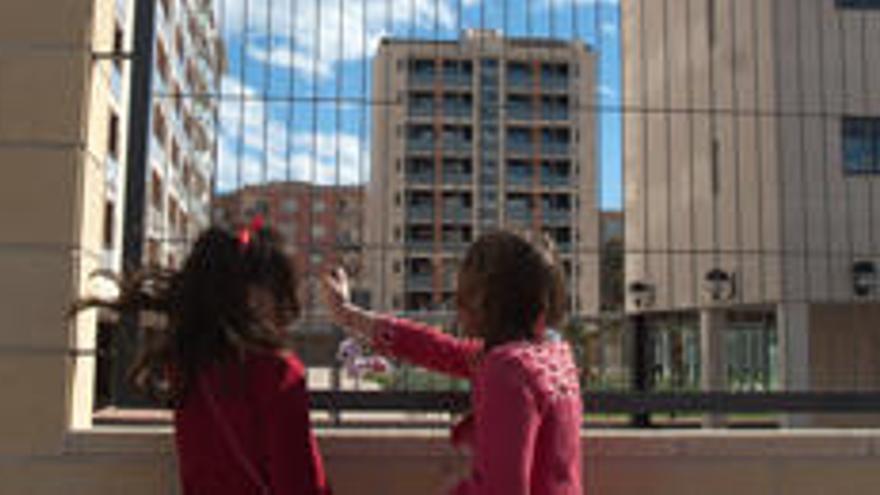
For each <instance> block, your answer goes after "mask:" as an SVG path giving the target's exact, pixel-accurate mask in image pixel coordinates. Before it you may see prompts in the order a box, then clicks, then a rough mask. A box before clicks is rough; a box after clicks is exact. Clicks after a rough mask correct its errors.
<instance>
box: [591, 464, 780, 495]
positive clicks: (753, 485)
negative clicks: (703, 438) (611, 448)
mask: <svg viewBox="0 0 880 495" xmlns="http://www.w3.org/2000/svg"><path fill="white" fill-rule="evenodd" d="M689 464H690V463H688V462H687V461H685V460H683V459H676V460H672V459H669V458H665V457H661V456H645V457H641V458H640V457H639V456H632V457H619V458H608V459H600V460H598V461H595V468H594V469H593V473H595V474H594V475H593V476H590V471H589V470H588V471H587V477H586V486H587V487H588V488H587V490H586V493H601V494H602V495H628V494H633V493H650V494H652V495H705V493H706V489H707V487H712V488H711V492H712V494H713V495H739V494H743V493H750V494H756V495H757V494H768V495H769V494H770V493H773V492H772V491H770V487H771V486H772V485H773V475H772V468H773V466H772V465H771V464H768V463H766V462H761V461H757V460H752V461H746V460H740V461H739V462H737V463H736V468H734V469H730V467H729V466H731V467H732V464H727V463H726V462H718V463H706V464H704V465H703V466H702V468H701V469H699V470H695V469H693V468H692V466H690V465H689ZM634 472H638V473H639V475H638V476H633V473H634ZM736 472H738V474H737V473H736Z"/></svg>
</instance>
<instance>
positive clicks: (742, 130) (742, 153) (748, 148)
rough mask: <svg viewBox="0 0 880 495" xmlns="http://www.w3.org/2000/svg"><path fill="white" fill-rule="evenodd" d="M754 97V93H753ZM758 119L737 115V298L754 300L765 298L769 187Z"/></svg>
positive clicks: (738, 299)
mask: <svg viewBox="0 0 880 495" xmlns="http://www.w3.org/2000/svg"><path fill="white" fill-rule="evenodd" d="M753 96H754V94H753ZM757 124H758V120H757V119H756V118H755V117H754V116H752V115H747V116H743V117H738V118H736V125H737V138H738V144H737V145H736V146H737V148H738V149H739V160H738V162H739V166H738V168H739V173H738V179H737V181H738V183H739V187H740V192H739V196H740V199H739V222H740V240H739V249H740V256H739V259H738V260H737V265H738V266H737V273H738V274H739V280H738V282H739V285H740V291H738V294H737V301H739V302H752V301H760V300H762V298H763V293H762V287H761V285H762V284H763V283H764V281H763V279H762V278H763V272H762V270H761V264H760V257H761V256H762V255H763V253H762V248H763V246H762V244H763V241H764V239H763V238H762V237H761V235H762V230H761V224H762V222H763V215H764V214H765V212H764V211H763V204H762V202H761V201H762V199H763V192H764V191H763V189H764V188H765V187H766V186H767V185H766V184H765V183H764V182H763V181H762V180H761V175H760V174H761V170H760V167H761V163H760V161H759V156H758V152H759V150H758V146H757V140H758V136H757V132H758V125H757Z"/></svg>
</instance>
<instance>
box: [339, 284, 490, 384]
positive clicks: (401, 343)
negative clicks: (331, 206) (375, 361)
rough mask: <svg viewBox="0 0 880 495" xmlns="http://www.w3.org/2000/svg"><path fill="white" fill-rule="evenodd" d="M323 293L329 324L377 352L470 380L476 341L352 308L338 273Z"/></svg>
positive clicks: (345, 286) (478, 344) (474, 361)
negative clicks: (350, 334) (335, 325)
mask: <svg viewBox="0 0 880 495" xmlns="http://www.w3.org/2000/svg"><path fill="white" fill-rule="evenodd" d="M323 293H324V299H325V301H326V303H327V307H328V308H329V310H330V314H331V318H332V319H333V322H334V323H336V324H337V325H339V326H341V327H343V328H345V329H347V330H348V331H349V332H351V333H354V334H355V335H357V336H360V337H361V338H363V339H365V340H367V341H369V342H370V343H371V344H372V345H373V347H374V348H376V350H377V351H379V352H381V353H383V354H386V355H390V356H394V357H397V358H400V359H403V360H405V361H409V362H411V363H413V364H416V365H419V366H423V367H425V368H428V369H431V370H434V371H439V372H441V373H446V374H449V375H453V376H457V377H462V378H470V377H471V375H472V371H473V369H474V366H475V363H476V360H477V358H478V356H479V354H480V352H481V350H482V344H481V343H480V342H479V341H476V340H471V339H460V338H456V337H454V336H452V335H449V334H446V333H443V332H442V331H440V330H438V329H436V328H433V327H431V326H428V325H424V324H421V323H417V322H414V321H410V320H405V319H400V318H393V317H391V316H387V315H380V314H378V313H374V312H371V311H367V310H365V309H363V308H360V307H358V306H356V305H354V304H352V303H351V301H350V298H349V291H348V277H347V276H346V274H345V272H344V271H342V270H337V271H336V272H334V273H332V274H329V275H327V276H326V277H325V278H324V280H323Z"/></svg>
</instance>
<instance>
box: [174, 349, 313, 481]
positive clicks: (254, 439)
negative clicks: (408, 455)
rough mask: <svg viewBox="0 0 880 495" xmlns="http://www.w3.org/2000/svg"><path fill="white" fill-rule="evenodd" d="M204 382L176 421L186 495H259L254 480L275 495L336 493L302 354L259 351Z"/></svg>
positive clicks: (189, 396)
mask: <svg viewBox="0 0 880 495" xmlns="http://www.w3.org/2000/svg"><path fill="white" fill-rule="evenodd" d="M198 384H199V385H200V386H194V387H192V390H191V391H190V392H189V393H188V394H187V397H186V399H185V400H184V402H183V404H182V405H181V407H179V408H178V409H177V410H176V411H175V417H174V423H175V429H176V440H177V450H178V459H179V464H180V466H179V469H180V478H181V486H182V488H183V493H185V494H186V495H201V494H211V495H223V494H236V495H239V494H259V493H260V487H259V485H257V483H255V482H254V479H253V477H254V476H253V475H254V474H256V475H258V476H259V477H260V479H261V480H262V481H263V483H264V484H265V485H266V486H267V487H268V488H269V489H270V491H271V493H272V494H273V495H282V494H290V495H294V494H295V495H326V494H329V493H330V490H329V488H328V485H327V481H326V478H325V475H324V466H323V463H322V461H321V454H320V452H319V450H318V445H317V443H316V441H315V437H314V435H313V434H312V430H311V426H310V421H309V400H308V394H307V392H306V382H305V368H304V367H303V365H302V363H301V362H300V361H299V359H298V358H297V357H296V356H295V355H293V354H292V353H291V354H284V355H277V354H256V353H254V354H251V355H250V356H248V357H247V358H245V359H244V361H243V362H241V363H239V362H235V363H230V364H227V365H224V366H217V367H215V368H212V369H210V370H206V371H205V372H204V373H203V375H202V378H201V379H200V380H199V382H198ZM206 391H207V392H209V393H211V394H212V397H213V402H214V405H215V406H216V407H212V405H211V401H210V400H209V398H208V397H206V396H205V392H206ZM215 411H217V412H219V414H220V418H222V419H218V416H217V414H216V412H215ZM220 421H223V422H225V423H226V426H224V425H222V424H220ZM224 429H226V430H227V431H228V432H231V433H232V436H233V438H234V439H235V442H237V443H238V446H239V447H240V448H238V449H234V448H233V447H232V446H230V441H229V438H228V437H229V435H226V434H224ZM235 450H238V451H239V452H238V455H236V452H235ZM239 456H244V457H246V458H247V459H248V461H249V464H250V465H251V466H252V468H253V469H254V470H255V471H256V473H251V474H250V475H249V474H248V469H247V468H246V467H245V466H244V465H243V464H244V463H243V462H242V461H241V458H240V457H239Z"/></svg>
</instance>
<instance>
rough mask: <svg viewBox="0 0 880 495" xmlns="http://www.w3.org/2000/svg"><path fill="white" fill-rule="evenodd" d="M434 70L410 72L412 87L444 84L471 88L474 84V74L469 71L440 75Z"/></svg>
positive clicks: (452, 86) (445, 85)
mask: <svg viewBox="0 0 880 495" xmlns="http://www.w3.org/2000/svg"><path fill="white" fill-rule="evenodd" d="M438 75H439V74H438V73H437V72H436V71H433V70H422V71H416V72H410V73H409V85H410V86H411V87H433V86H434V85H435V84H442V85H443V86H444V87H451V88H469V87H471V86H472V85H473V76H472V75H471V74H468V73H462V72H456V73H444V74H442V76H439V77H438Z"/></svg>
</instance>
